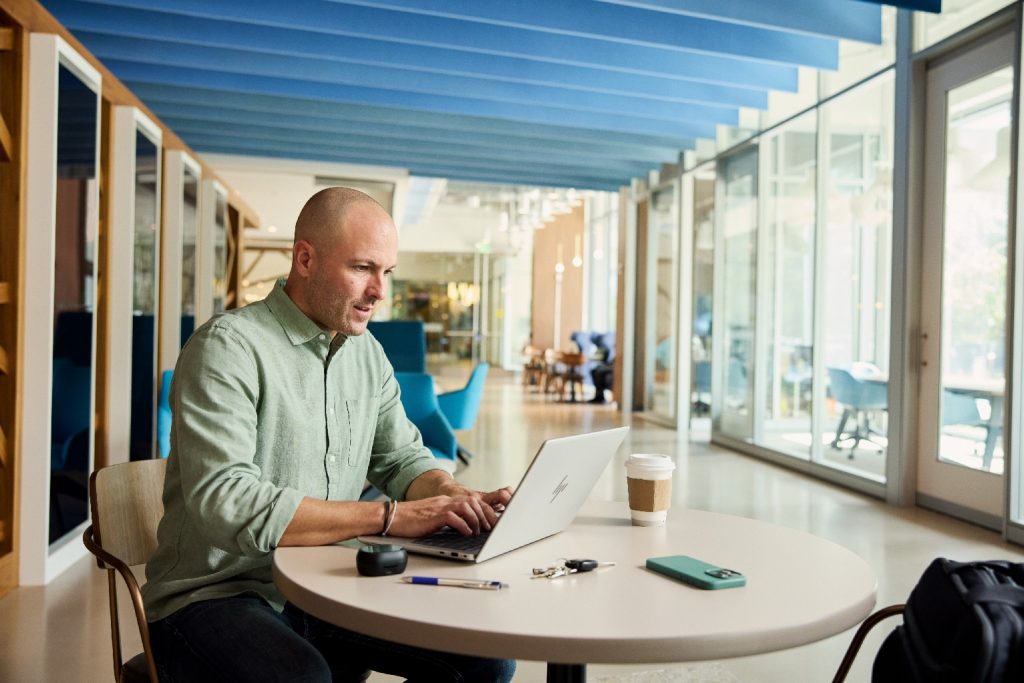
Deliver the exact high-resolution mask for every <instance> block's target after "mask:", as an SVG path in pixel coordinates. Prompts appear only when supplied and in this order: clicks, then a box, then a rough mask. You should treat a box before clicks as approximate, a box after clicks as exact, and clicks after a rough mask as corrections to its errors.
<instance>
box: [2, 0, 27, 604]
mask: <svg viewBox="0 0 1024 683" xmlns="http://www.w3.org/2000/svg"><path fill="white" fill-rule="evenodd" d="M27 41H28V36H27V33H26V32H24V31H22V30H21V29H20V28H18V27H17V26H15V25H14V24H13V23H9V22H7V21H6V19H5V18H4V17H3V16H2V15H0V121H2V126H0V129H2V130H0V137H2V138H3V140H2V146H3V153H2V154H0V198H2V200H0V597H2V596H3V595H4V594H6V593H7V592H9V591H10V590H11V589H13V588H14V587H15V586H17V585H18V538H17V535H16V533H15V530H16V529H17V528H18V525H17V521H18V520H17V514H18V513H17V510H18V501H19V495H20V491H19V490H18V485H17V481H18V478H17V470H18V466H19V453H20V451H21V449H20V447H19V444H20V434H19V433H18V430H17V425H18V421H19V415H20V411H21V409H22V406H21V401H20V400H19V398H18V397H19V396H20V388H21V383H22V381H23V378H22V377H21V374H20V372H19V367H20V363H19V359H20V349H19V348H18V333H19V329H20V328H21V319H22V311H21V307H20V305H19V302H20V298H21V297H20V291H21V272H22V265H21V263H22V259H23V255H22V249H23V244H24V223H25V221H24V219H23V217H24V209H25V207H24V201H23V199H22V196H23V188H24V164H23V162H22V160H23V157H24V134H23V125H24V121H25V106H26V100H25V97H24V85H25V83H26V81H27V74H26V71H25V70H26V60H25V55H27V54H28V44H27Z"/></svg>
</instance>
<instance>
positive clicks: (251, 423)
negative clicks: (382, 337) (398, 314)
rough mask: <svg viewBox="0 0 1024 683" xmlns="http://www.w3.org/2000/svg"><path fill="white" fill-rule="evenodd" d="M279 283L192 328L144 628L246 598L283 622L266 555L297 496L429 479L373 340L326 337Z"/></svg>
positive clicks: (428, 462)
mask: <svg viewBox="0 0 1024 683" xmlns="http://www.w3.org/2000/svg"><path fill="white" fill-rule="evenodd" d="M282 285H283V282H279V283H277V286H276V287H274V290H273V291H272V292H271V294H270V295H269V296H268V297H267V298H266V299H264V300H263V301H260V302H257V303H254V304H251V305H249V306H246V307H245V308H242V309H237V310H233V311H229V312H228V313H225V314H224V315H221V316H218V317H216V318H214V319H213V320H211V321H209V322H207V323H206V324H205V325H203V326H202V327H200V328H199V329H198V330H197V331H196V333H195V334H194V335H192V338H191V339H189V341H188V343H187V344H186V345H185V348H184V349H182V352H181V355H180V357H179V358H178V363H177V366H176V368H175V371H174V381H173V384H172V388H171V410H172V414H173V416H174V420H173V424H172V427H171V455H170V457H169V458H168V461H167V481H166V484H165V485H164V494H163V500H164V516H163V519H162V520H161V521H160V527H159V531H158V534H157V539H158V543H159V546H158V548H157V550H156V552H155V553H154V554H153V556H152V558H150V561H149V563H148V564H147V565H146V578H147V583H146V585H145V586H144V587H143V589H142V592H143V597H144V600H145V605H146V613H147V616H148V618H149V620H150V621H155V620H157V619H162V618H163V617H166V616H168V615H170V614H172V613H173V612H175V611H177V610H178V609H180V608H182V607H184V606H185V605H187V604H189V603H192V602H197V601H199V600H206V599H210V598H217V597H227V596H231V595H237V594H240V593H246V592H252V593H256V594H259V595H261V596H263V597H264V598H266V600H267V601H268V602H270V603H271V604H272V605H274V606H276V607H277V608H278V609H281V608H282V607H283V605H284V598H283V597H282V596H281V595H280V594H279V593H278V592H277V590H276V589H275V588H274V584H273V580H272V578H271V553H272V552H273V550H274V548H275V547H276V546H277V544H278V541H279V540H280V538H281V535H282V534H283V533H284V530H285V528H286V527H287V526H288V524H289V523H290V522H291V519H292V516H293V515H294V514H295V510H296V509H297V508H298V506H299V503H300V502H301V500H302V498H303V496H309V497H311V498H319V499H326V500H358V498H359V494H360V492H361V491H362V487H363V483H364V480H366V479H369V480H370V482H371V483H373V484H374V485H375V486H376V487H377V488H378V489H380V490H381V491H384V492H385V493H387V495H389V496H391V497H393V498H402V497H404V495H405V491H406V489H407V488H408V487H409V484H410V483H411V482H412V481H413V479H415V478H416V477H418V476H419V475H421V474H423V473H424V472H427V471H429V470H432V469H441V468H440V467H439V465H438V464H437V461H436V460H435V459H434V457H433V456H432V455H431V453H430V451H429V450H428V449H427V448H425V447H424V446H423V442H422V440H421V438H420V435H419V432H418V431H417V429H416V428H415V427H414V426H413V425H412V424H411V423H410V422H409V420H408V419H407V418H406V416H405V411H404V410H403V409H402V404H401V402H400V401H399V390H398V383H397V382H396V381H395V378H394V373H393V370H392V368H391V364H390V363H389V362H388V360H387V358H386V357H385V356H384V351H383V350H382V349H381V346H380V344H379V343H378V342H377V340H376V339H374V338H373V337H372V336H371V335H370V334H369V333H366V334H363V335H361V336H358V337H348V338H346V337H344V335H341V334H339V335H338V336H337V337H336V339H335V340H334V342H333V343H332V340H331V335H330V333H328V332H324V331H323V330H321V329H320V327H319V326H317V325H316V323H314V322H313V321H312V320H310V319H309V318H307V317H306V316H305V315H304V314H303V313H302V311H300V310H299V309H298V308H297V307H296V306H295V304H294V303H293V302H292V300H291V299H290V298H288V295H287V294H285V293H284V290H283V289H282Z"/></svg>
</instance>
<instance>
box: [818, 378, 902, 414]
mask: <svg viewBox="0 0 1024 683" xmlns="http://www.w3.org/2000/svg"><path fill="white" fill-rule="evenodd" d="M828 385H829V390H830V391H831V393H832V398H834V399H835V400H836V401H838V402H839V403H842V404H843V405H845V406H849V407H850V408H854V409H858V410H880V409H882V408H885V407H886V406H887V405H888V402H889V401H888V394H887V391H888V389H887V387H886V383H885V382H880V381H871V382H868V381H865V380H861V379H857V378H856V377H854V376H853V373H851V372H850V371H849V370H847V369H846V368H828Z"/></svg>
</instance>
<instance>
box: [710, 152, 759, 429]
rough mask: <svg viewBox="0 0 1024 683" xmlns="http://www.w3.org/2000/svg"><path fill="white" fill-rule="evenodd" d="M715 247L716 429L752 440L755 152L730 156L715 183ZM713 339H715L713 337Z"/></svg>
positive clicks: (755, 267)
mask: <svg viewBox="0 0 1024 683" xmlns="http://www.w3.org/2000/svg"><path fill="white" fill-rule="evenodd" d="M719 184H720V192H721V197H722V199H721V201H720V202H716V203H717V204H720V205H721V207H722V208H721V211H720V212H719V214H718V219H719V221H721V223H720V226H721V227H720V231H719V238H718V239H719V245H720V247H719V248H720V251H721V255H720V257H719V259H720V261H719V262H720V263H721V266H720V268H721V271H722V272H721V275H720V277H718V278H716V281H717V282H718V283H719V285H720V287H721V299H722V303H721V306H722V319H723V322H724V325H722V326H721V327H716V333H717V334H721V343H722V349H723V356H721V357H723V358H724V363H723V366H722V367H721V368H718V369H717V372H719V373H722V376H723V378H724V381H723V382H722V383H721V386H722V388H723V398H722V408H721V413H720V423H719V429H720V430H721V431H722V433H724V434H726V435H728V436H732V437H736V438H741V439H750V438H752V437H753V411H754V393H753V389H754V321H755V317H754V313H755V310H756V305H757V296H756V275H757V270H756V269H757V149H756V148H755V149H751V150H748V151H745V152H742V153H739V154H736V155H734V156H731V157H728V158H727V159H726V160H725V161H724V162H723V164H722V171H721V177H720V180H719ZM716 336H717V335H716Z"/></svg>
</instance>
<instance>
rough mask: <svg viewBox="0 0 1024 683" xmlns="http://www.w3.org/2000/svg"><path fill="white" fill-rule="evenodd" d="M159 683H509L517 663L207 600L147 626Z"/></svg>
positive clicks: (292, 610) (291, 609)
mask: <svg viewBox="0 0 1024 683" xmlns="http://www.w3.org/2000/svg"><path fill="white" fill-rule="evenodd" d="M149 630H150V637H151V639H152V644H153V654H154V657H155V658H156V665H157V669H158V670H159V673H160V680H161V681H163V682H164V683H205V682H206V681H210V682H211V683H212V682H214V681H216V682H217V683H225V682H227V681H239V683H262V682H264V681H266V682H268V683H269V682H271V681H274V682H277V681H301V682H302V683H313V682H316V683H331V682H332V681H359V680H362V676H364V675H365V674H366V672H367V670H368V669H369V670H373V671H379V672H381V673H387V674H392V675H395V676H402V677H404V678H407V679H409V680H412V681H458V682H462V681H464V682H466V683H470V682H474V683H475V682H477V681H479V682H480V683H484V682H487V683H491V682H493V681H501V682H503V683H504V682H507V681H510V680H512V674H514V673H515V669H516V663H515V661H514V660H501V659H484V658H480V657H466V656H463V655H453V654H447V653H444V652H434V651H432V650H423V649H420V648H415V647H408V646H405V645H399V644H396V643H389V642H387V641H384V640H378V639H376V638H370V637H368V636H363V635H359V634H358V633H353V632H352V631H348V630H346V629H343V628H339V627H337V626H334V625H332V624H328V623H327V622H324V621H320V620H319V619H317V618H316V617H313V616H310V615H308V614H306V613H305V612H303V611H301V610H299V609H298V608H297V607H295V606H294V605H291V604H288V605H286V606H285V609H284V612H283V613H281V614H278V613H277V612H276V611H275V610H274V609H273V608H272V607H271V606H270V605H268V604H267V603H266V602H265V601H264V600H263V599H262V598H260V597H258V596H255V595H240V596H235V597H231V598H218V599H215V600H204V601H202V602H196V603H193V604H191V605H188V606H187V607H183V608H182V609H180V610H178V611H177V612H175V613H174V614H172V615H171V616H169V617H167V618H165V619H161V620H160V621H155V622H152V623H151V624H150V625H149Z"/></svg>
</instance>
